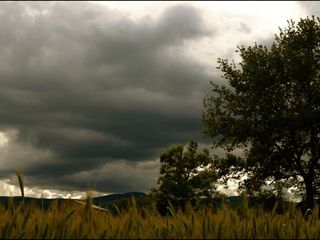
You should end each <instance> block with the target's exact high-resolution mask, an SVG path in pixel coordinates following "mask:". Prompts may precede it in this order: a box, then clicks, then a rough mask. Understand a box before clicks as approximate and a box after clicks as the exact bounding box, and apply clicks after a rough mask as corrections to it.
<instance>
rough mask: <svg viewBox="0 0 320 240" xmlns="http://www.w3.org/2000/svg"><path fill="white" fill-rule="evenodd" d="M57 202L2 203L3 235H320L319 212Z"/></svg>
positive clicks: (17, 236)
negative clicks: (111, 207)
mask: <svg viewBox="0 0 320 240" xmlns="http://www.w3.org/2000/svg"><path fill="white" fill-rule="evenodd" d="M71 202H72V201H69V202H67V203H66V204H64V205H61V206H58V205H57V204H53V205H52V206H51V207H50V208H49V209H48V210H47V211H44V210H43V209H41V208H40V207H37V206H36V205H32V204H31V205H29V204H28V205H24V203H23V202H22V203H21V204H18V205H14V204H13V202H11V203H9V206H7V207H4V206H0V216H1V218H0V238H1V239H21V238H23V239H29V238H32V239H35V238H36V239H75V238H76V239H110V238H111V239H168V238H172V239H190V238H193V239H203V238H206V239H208V238H209V239H215V238H223V239H226V238H231V239H279V238H280V239H281V238H283V239H301V238H304V239H320V221H319V219H318V211H313V213H312V214H311V215H310V216H309V217H308V218H307V219H304V217H303V215H302V214H301V213H300V212H299V211H298V210H296V209H294V208H291V209H289V211H287V212H286V213H284V214H277V213H275V211H272V212H266V211H263V210H261V209H257V208H248V207H247V206H246V205H245V204H244V205H243V206H241V207H240V208H239V209H233V208H230V207H228V206H227V205H224V206H222V207H221V208H220V209H218V210H213V209H202V210H193V209H192V208H191V207H188V208H187V210H186V211H185V212H184V213H182V212H181V211H177V212H176V211H174V210H173V208H169V209H168V210H169V213H170V214H168V216H161V215H159V214H158V213H157V212H156V211H151V210H145V209H138V208H137V207H136V205H135V200H134V199H132V202H131V207H130V208H129V209H128V210H125V211H120V210H119V212H118V213H117V214H111V213H110V212H106V211H100V210H99V209H94V208H92V203H91V198H90V196H89V197H88V198H87V199H86V203H85V204H84V205H74V204H71Z"/></svg>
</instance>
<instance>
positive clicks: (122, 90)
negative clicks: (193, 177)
mask: <svg viewBox="0 0 320 240" xmlns="http://www.w3.org/2000/svg"><path fill="white" fill-rule="evenodd" d="M202 4H204V3H202ZM195 5H196V4H194V3H190V4H189V3H179V4H176V3H175V4H172V5H170V6H169V5H168V6H167V7H163V8H162V9H161V10H157V11H156V13H155V15H157V17H153V15H152V12H146V14H144V15H143V16H140V17H139V18H134V17H132V15H128V14H127V12H125V11H120V10H119V9H118V8H111V7H108V6H103V7H102V6H100V5H97V4H93V3H88V2H77V3H70V2H49V3H41V2H40V3H39V2H27V3H26V2H14V3H9V2H3V3H1V8H0V21H1V25H0V32H1V33H2V34H1V35H0V133H1V134H0V178H2V179H13V177H14V175H13V173H14V171H15V170H16V169H20V170H22V171H23V173H24V175H25V179H26V184H27V185H29V186H37V187H40V188H43V189H44V188H46V189H48V188H51V189H52V188H59V189H61V190H70V189H72V190H85V188H86V186H87V185H88V184H91V185H93V186H94V187H95V188H96V190H97V191H101V192H125V191H146V192H147V191H149V190H150V187H151V186H152V185H153V184H154V183H155V179H156V178H157V174H158V169H159V164H158V162H157V157H158V155H159V153H160V152H161V151H163V150H164V149H165V148H167V147H168V146H170V145H171V144H174V143H186V142H187V141H188V140H190V139H191V138H195V139H197V140H201V141H204V139H203V138H202V137H201V108H202V100H203V98H204V97H205V95H206V93H208V92H209V81H211V80H216V81H221V79H220V77H219V75H220V73H218V72H216V71H215V69H214V67H213V65H214V64H213V63H215V62H216V59H217V57H220V56H221V57H230V56H234V55H233V54H234V50H235V48H236V45H237V44H239V43H246V42H249V43H250V44H251V40H252V38H253V37H257V38H258V39H261V40H263V41H269V40H270V38H271V37H273V36H270V35H268V33H269V32H268V31H266V33H267V34H265V35H264V34H263V31H264V30H263V29H260V30H259V31H257V30H256V29H255V26H254V25H252V24H259V23H261V22H262V23H263V22H266V21H265V20H263V21H261V22H259V21H258V17H259V16H258V15H254V17H256V19H257V21H251V22H249V23H248V21H247V20H248V19H246V18H245V17H243V16H242V15H241V16H242V17H239V16H238V15H230V14H231V12H230V11H231V10H232V9H237V8H226V9H225V10H224V12H221V11H220V10H221V8H219V6H218V5H214V4H213V6H212V8H211V10H210V11H211V12H210V11H209V10H208V9H209V8H204V7H203V6H202V5H201V4H199V7H196V6H195ZM219 9H220V10H219ZM230 9H231V10H230ZM209 13H210V14H209ZM209 15H210V16H211V17H210V18H208V16H209ZM252 16H253V15H252ZM252 16H251V17H252ZM250 24H251V25H250ZM269 30H270V27H269ZM235 36H237V37H236V38H235ZM213 49H214V50H213ZM199 54H200V55H199ZM201 54H202V55H201ZM212 69H214V70H212ZM10 182H11V183H12V182H13V180H11V181H10Z"/></svg>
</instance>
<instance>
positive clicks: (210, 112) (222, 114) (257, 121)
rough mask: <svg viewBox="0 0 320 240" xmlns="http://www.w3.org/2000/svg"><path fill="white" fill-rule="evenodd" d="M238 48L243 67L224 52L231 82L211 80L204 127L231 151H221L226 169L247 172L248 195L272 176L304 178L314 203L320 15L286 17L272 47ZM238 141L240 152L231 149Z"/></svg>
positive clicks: (319, 153)
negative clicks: (298, 18) (286, 25)
mask: <svg viewBox="0 0 320 240" xmlns="http://www.w3.org/2000/svg"><path fill="white" fill-rule="evenodd" d="M237 52H239V54H240V57H241V58H242V61H241V62H240V63H239V65H238V66H237V65H236V64H235V63H230V62H229V61H228V60H224V59H218V63H219V67H218V69H220V70H221V71H222V72H223V78H224V79H226V80H227V82H228V86H219V85H218V84H215V83H211V84H212V86H213V94H212V96H208V97H207V98H206V99H205V100H204V112H203V123H204V131H205V133H206V134H207V135H208V136H209V137H211V138H212V139H213V141H214V146H219V147H222V148H224V149H225V150H226V152H227V156H226V157H224V158H218V157H217V158H216V165H217V167H218V169H219V173H220V176H230V175H228V174H232V173H234V174H238V175H239V173H240V172H241V174H243V173H244V172H245V173H247V176H248V179H246V180H245V181H244V182H243V186H244V187H245V188H246V190H247V191H248V193H249V194H250V195H256V194H258V193H259V192H260V190H261V187H262V186H263V185H266V182H267V181H270V180H271V181H273V182H274V183H277V184H280V183H281V184H282V187H286V186H288V185H289V186H297V187H301V183H304V190H305V193H306V198H307V204H308V206H309V207H311V208H312V207H313V204H312V203H313V198H314V195H315V194H317V193H319V184H318V183H319V179H320V178H319V177H320V165H319V164H320V141H319V140H320V21H319V19H316V18H314V17H312V18H306V19H301V20H300V21H299V22H298V23H295V22H293V21H288V27H287V28H286V29H284V30H282V29H280V33H279V35H276V36H275V42H273V44H272V46H271V47H270V48H267V47H266V46H262V45H258V44H257V43H256V44H255V45H254V46H249V47H244V46H241V47H238V50H237ZM238 148H241V149H243V150H244V154H243V155H242V156H235V155H234V154H233V153H232V151H233V150H235V149H238ZM301 179H303V181H301Z"/></svg>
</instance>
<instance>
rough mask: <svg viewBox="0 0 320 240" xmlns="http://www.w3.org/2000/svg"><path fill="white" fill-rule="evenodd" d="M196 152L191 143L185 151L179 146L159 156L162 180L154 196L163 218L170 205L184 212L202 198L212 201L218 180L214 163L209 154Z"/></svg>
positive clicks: (159, 181)
mask: <svg viewBox="0 0 320 240" xmlns="http://www.w3.org/2000/svg"><path fill="white" fill-rule="evenodd" d="M197 148H198V144H197V143H196V142H195V141H190V143H189V144H188V146H187V149H186V150H184V147H183V146H182V145H176V146H172V147H170V148H169V149H167V150H166V151H164V152H163V153H162V154H161V155H160V164H161V166H160V177H159V179H158V187H157V188H156V189H153V194H152V195H153V196H154V198H155V199H156V202H157V209H158V210H159V211H160V212H161V213H162V214H165V213H166V210H167V207H168V206H169V202H170V203H171V204H172V205H173V206H174V207H180V208H182V209H183V208H184V207H185V206H186V204H187V203H190V204H192V205H195V204H196V202H197V201H199V200H200V199H201V198H204V199H211V198H212V196H213V193H214V190H215V186H214V183H215V180H216V174H215V171H214V166H213V165H212V162H213V161H212V158H211V157H210V155H209V151H208V150H206V149H205V150H203V151H201V152H198V151H197ZM202 201H204V200H202Z"/></svg>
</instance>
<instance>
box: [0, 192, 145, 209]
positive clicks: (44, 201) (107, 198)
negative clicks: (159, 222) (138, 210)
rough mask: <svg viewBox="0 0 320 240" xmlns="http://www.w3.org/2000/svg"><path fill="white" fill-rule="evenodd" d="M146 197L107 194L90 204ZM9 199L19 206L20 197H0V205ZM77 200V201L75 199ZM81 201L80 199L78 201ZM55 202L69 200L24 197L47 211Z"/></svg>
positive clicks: (133, 193)
mask: <svg viewBox="0 0 320 240" xmlns="http://www.w3.org/2000/svg"><path fill="white" fill-rule="evenodd" d="M143 196H147V194H145V193H142V192H127V193H114V194H108V195H105V196H100V197H94V198H92V203H93V204H95V205H97V206H104V205H106V204H109V203H111V202H114V201H118V200H122V199H129V198H131V197H135V198H138V197H143ZM9 199H11V200H12V201H13V203H14V204H15V205H16V204H19V203H20V202H21V201H22V197H20V196H14V197H7V196H0V204H2V205H5V206H6V205H7V204H8V203H9ZM77 200H79V199H77ZM80 200H81V199H80ZM54 201H56V202H57V203H58V205H60V204H63V203H65V202H67V201H69V199H67V198H33V197H24V202H25V203H27V204H29V203H33V204H35V205H37V206H39V207H42V208H43V209H48V208H49V207H50V205H51V204H52V203H53V202H54Z"/></svg>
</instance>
